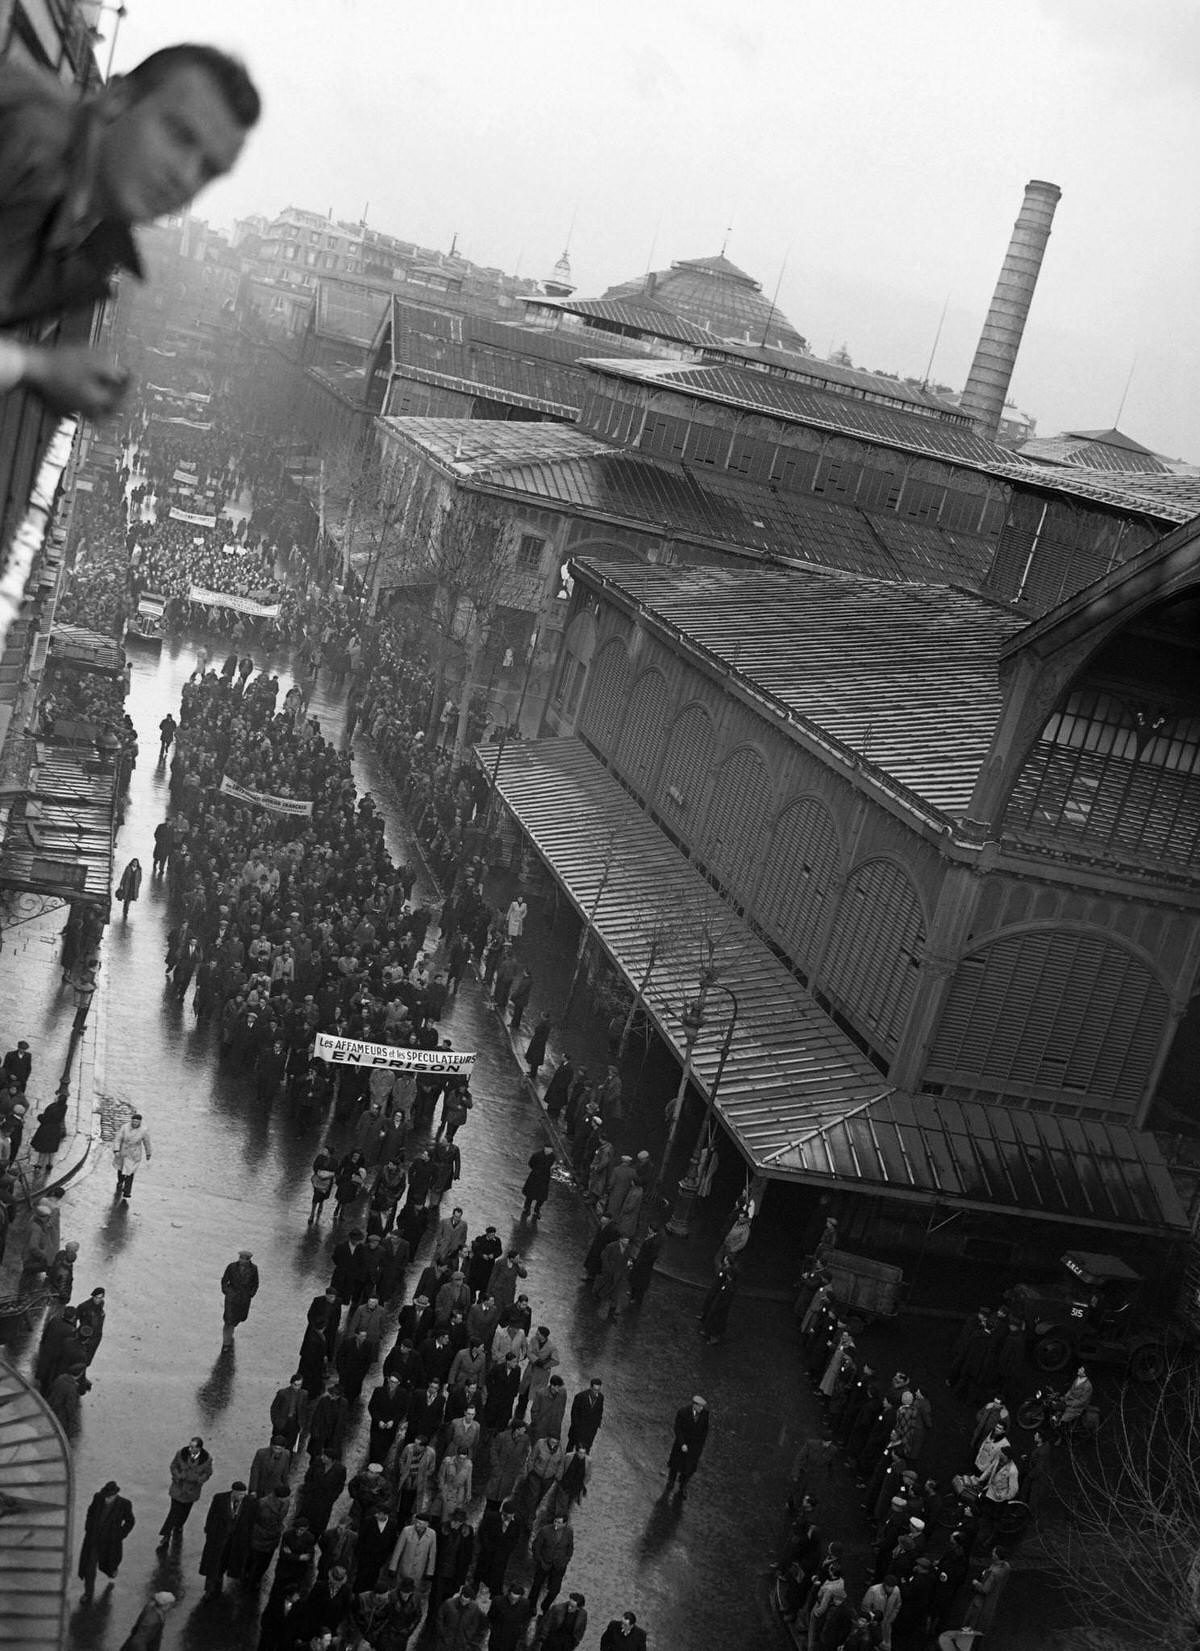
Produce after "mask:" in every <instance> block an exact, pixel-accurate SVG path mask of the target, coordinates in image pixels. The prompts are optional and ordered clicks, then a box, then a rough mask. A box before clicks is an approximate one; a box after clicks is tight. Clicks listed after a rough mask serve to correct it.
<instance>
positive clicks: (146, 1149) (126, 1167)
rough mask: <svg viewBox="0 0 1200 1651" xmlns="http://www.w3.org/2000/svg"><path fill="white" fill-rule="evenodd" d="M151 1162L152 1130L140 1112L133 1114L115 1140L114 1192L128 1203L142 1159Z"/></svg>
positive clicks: (122, 1126)
mask: <svg viewBox="0 0 1200 1651" xmlns="http://www.w3.org/2000/svg"><path fill="white" fill-rule="evenodd" d="M143 1158H145V1160H146V1162H147V1163H149V1162H150V1131H149V1130H148V1129H147V1128H146V1126H145V1124H144V1123H143V1122H142V1115H141V1113H140V1112H134V1113H132V1114H131V1116H130V1119H129V1122H128V1123H127V1124H122V1125H121V1127H120V1129H119V1130H118V1131H117V1133H116V1137H115V1139H114V1140H113V1163H114V1164H115V1166H116V1170H117V1190H116V1193H115V1194H114V1196H115V1197H117V1198H119V1199H120V1200H121V1201H122V1202H123V1203H126V1204H127V1203H128V1202H129V1198H130V1195H131V1194H132V1192H133V1177H134V1174H135V1172H136V1170H137V1167H138V1165H139V1164H140V1163H141V1161H142V1159H143Z"/></svg>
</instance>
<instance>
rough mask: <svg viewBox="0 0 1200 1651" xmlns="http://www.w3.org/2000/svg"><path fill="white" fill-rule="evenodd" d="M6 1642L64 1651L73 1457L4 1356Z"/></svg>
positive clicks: (0, 1380) (0, 1374)
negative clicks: (62, 1646)
mask: <svg viewBox="0 0 1200 1651" xmlns="http://www.w3.org/2000/svg"><path fill="white" fill-rule="evenodd" d="M0 1463H3V1465H4V1480H3V1490H4V1502H5V1506H4V1511H3V1517H2V1518H0V1643H2V1644H4V1645H11V1646H19V1647H21V1651H38V1647H40V1646H45V1647H46V1648H47V1651H58V1648H59V1647H60V1646H61V1645H62V1644H63V1642H64V1638H65V1635H66V1631H67V1621H66V1618H67V1604H68V1598H67V1595H68V1589H69V1580H70V1577H69V1569H68V1568H69V1566H70V1562H71V1557H72V1556H71V1504H72V1499H73V1497H72V1472H71V1451H70V1447H69V1446H68V1444H67V1441H66V1439H65V1438H64V1437H63V1435H62V1432H61V1430H60V1428H59V1426H58V1423H57V1422H56V1421H55V1419H54V1417H53V1415H52V1414H51V1412H50V1408H49V1406H48V1405H46V1404H45V1403H44V1402H43V1401H42V1400H41V1399H40V1398H39V1397H38V1395H37V1394H36V1393H35V1392H34V1391H33V1389H32V1387H31V1386H30V1385H29V1383H28V1382H27V1381H25V1379H24V1378H23V1377H22V1376H20V1375H18V1373H17V1372H16V1371H15V1370H14V1369H13V1367H12V1366H11V1365H10V1364H9V1363H8V1361H7V1359H5V1358H4V1357H3V1356H0Z"/></svg>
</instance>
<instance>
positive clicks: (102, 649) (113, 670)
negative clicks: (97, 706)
mask: <svg viewBox="0 0 1200 1651" xmlns="http://www.w3.org/2000/svg"><path fill="white" fill-rule="evenodd" d="M49 652H50V658H51V659H52V660H53V661H55V663H56V664H59V665H78V666H80V667H81V668H82V669H84V670H91V671H104V672H107V673H108V674H109V675H110V676H119V675H120V673H121V671H122V670H123V669H124V667H125V655H124V653H123V651H122V649H121V645H120V643H119V642H117V641H115V640H114V639H113V638H112V637H111V636H105V635H104V633H103V632H102V631H90V630H88V628H87V626H86V625H68V624H67V623H66V622H65V621H63V620H58V621H56V622H55V626H54V629H53V630H52V631H51V632H50V649H49Z"/></svg>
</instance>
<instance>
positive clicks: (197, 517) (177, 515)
mask: <svg viewBox="0 0 1200 1651" xmlns="http://www.w3.org/2000/svg"><path fill="white" fill-rule="evenodd" d="M171 520H172V521H173V522H192V523H193V524H194V525H195V526H196V527H216V525H217V518H216V517H215V516H202V515H201V514H200V512H199V511H198V510H180V509H179V507H178V505H172V506H171Z"/></svg>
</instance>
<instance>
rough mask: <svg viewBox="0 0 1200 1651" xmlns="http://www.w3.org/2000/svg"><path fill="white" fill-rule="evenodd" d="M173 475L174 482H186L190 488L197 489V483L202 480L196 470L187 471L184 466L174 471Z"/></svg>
mask: <svg viewBox="0 0 1200 1651" xmlns="http://www.w3.org/2000/svg"><path fill="white" fill-rule="evenodd" d="M171 475H172V480H173V481H177V482H186V483H187V485H188V486H189V487H195V485H196V483H197V482H198V481H199V480H200V477H199V475H198V473H197V472H196V471H195V470H185V469H184V468H183V466H182V465H181V466H180V467H179V469H178V470H175V471H172V473H171Z"/></svg>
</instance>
